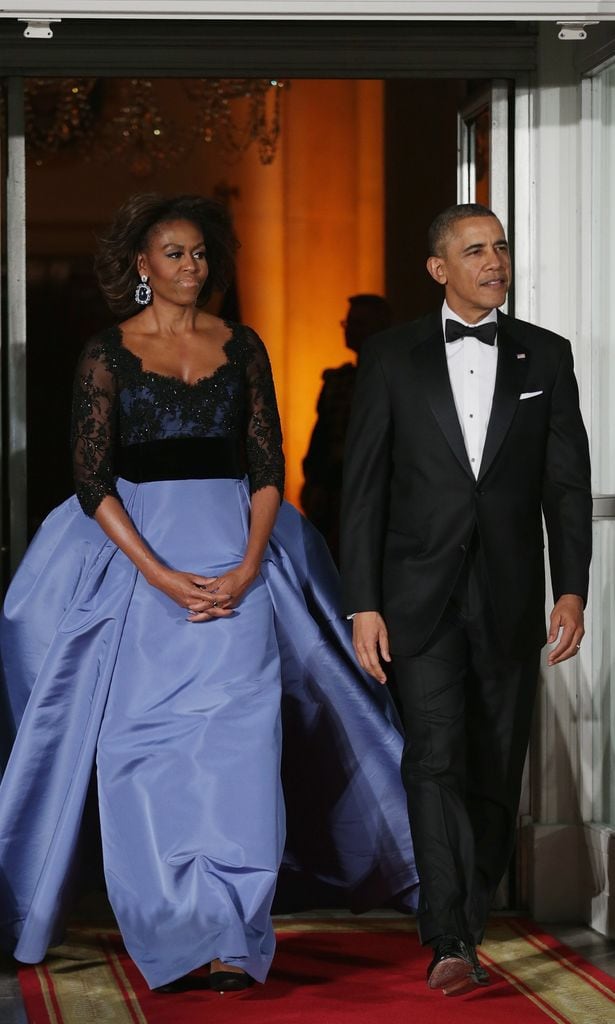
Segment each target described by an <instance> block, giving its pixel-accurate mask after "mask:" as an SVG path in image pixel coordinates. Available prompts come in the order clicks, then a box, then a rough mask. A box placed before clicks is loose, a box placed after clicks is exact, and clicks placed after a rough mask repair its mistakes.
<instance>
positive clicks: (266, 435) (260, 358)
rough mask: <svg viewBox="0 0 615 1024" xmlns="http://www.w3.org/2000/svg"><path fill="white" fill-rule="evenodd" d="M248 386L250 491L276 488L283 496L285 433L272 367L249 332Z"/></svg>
mask: <svg viewBox="0 0 615 1024" xmlns="http://www.w3.org/2000/svg"><path fill="white" fill-rule="evenodd" d="M246 335H247V337H246V341H247V348H248V353H247V362H246V383H247V396H248V422H247V431H246V456H247V461H248V476H249V479H250V491H251V493H252V494H253V493H254V491H258V490H260V488H261V487H267V486H269V485H273V486H274V487H277V489H278V490H279V492H280V496H283V494H284V455H283V453H282V430H281V427H280V417H279V414H278V406H277V402H276V398H275V388H274V386H273V376H272V374H271V364H270V362H269V356H268V355H267V350H266V348H265V346H264V345H263V343H262V341H261V340H260V338H259V337H258V335H257V334H255V332H254V331H252V330H247V331H246Z"/></svg>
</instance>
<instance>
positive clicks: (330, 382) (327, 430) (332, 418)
mask: <svg viewBox="0 0 615 1024" xmlns="http://www.w3.org/2000/svg"><path fill="white" fill-rule="evenodd" d="M348 303H349V305H348V313H347V314H346V319H345V320H342V321H341V326H342V327H343V329H344V337H345V339H346V345H347V346H348V348H349V349H350V350H351V351H352V352H356V353H357V355H358V354H359V351H360V349H361V346H362V344H363V342H364V341H365V340H366V338H369V337H370V335H372V334H377V333H378V331H383V330H385V329H386V328H387V327H390V326H391V308H390V306H389V304H388V302H387V300H386V299H384V298H383V297H382V296H381V295H369V294H365V295H351V297H350V298H349V299H348ZM356 373H357V368H356V364H355V363H344V364H343V365H342V366H338V367H336V368H335V369H331V370H325V371H324V372H323V375H322V377H323V381H324V383H323V386H322V389H321V392H320V395H319V397H318V403H317V405H316V411H317V413H318V418H317V420H316V424H315V426H314V429H313V431H312V436H311V438H310V444H309V447H308V450H307V454H306V456H305V458H304V460H303V475H304V477H305V483H304V485H303V489H302V491H301V505H302V507H303V511H304V512H305V514H306V516H307V517H308V519H309V520H310V521H311V522H312V523H313V524H314V526H316V527H317V528H318V529H319V530H320V532H321V533H322V534H323V536H324V538H325V540H326V541H327V544H328V545H329V548H330V550H331V554H332V555H333V558H334V559H335V561H336V563H337V562H338V561H339V557H338V556H339V518H340V500H341V492H342V461H343V457H344V442H345V439H346V430H347V428H348V420H349V419H350V407H351V404H352V396H353V393H354V385H355V377H356Z"/></svg>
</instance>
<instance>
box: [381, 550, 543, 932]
mask: <svg viewBox="0 0 615 1024" xmlns="http://www.w3.org/2000/svg"><path fill="white" fill-rule="evenodd" d="M539 661H540V651H539V650H537V651H535V652H533V653H532V654H531V656H529V657H526V658H524V659H520V660H515V659H514V657H512V658H511V657H510V656H506V655H505V654H504V652H503V651H502V650H501V648H500V645H499V643H498V640H497V634H496V630H495V626H494V623H493V619H492V614H491V609H490V606H489V600H488V597H487V588H486V585H485V581H484V576H483V572H482V566H481V558H480V549H479V546H478V543H474V544H473V545H472V546H471V549H470V552H469V554H468V559H467V561H466V564H465V566H464V570H463V571H462V573H461V577H460V580H459V582H458V584H457V586H456V588H455V591H454V594H453V596H452V598H451V600H450V602H449V605H448V606H447V608H446V611H445V613H444V615H443V617H442V619H441V621H440V623H439V625H438V627H437V629H436V630H435V632H434V634H433V635H432V637H431V638H430V640H429V642H428V643H427V644H426V646H425V647H424V648H423V649H422V650H421V651H420V652H419V653H418V654H417V655H415V656H414V657H399V656H395V655H394V656H393V669H394V674H395V682H396V685H397V689H398V695H399V700H400V704H401V708H402V716H403V720H404V725H405V729H406V743H405V748H404V754H403V759H402V778H403V782H404V786H405V789H406V795H407V799H408V812H409V816H410V827H411V830H412V838H413V841H414V849H415V855H416V861H417V868H418V873H419V879H420V890H421V896H420V904H419V911H418V920H419V932H420V936H421V941H422V942H423V943H430V942H433V941H434V940H435V939H437V938H438V936H441V935H456V936H457V937H458V938H461V939H463V940H464V941H468V942H470V943H472V944H473V945H476V944H478V943H479V942H481V940H482V937H483V933H484V929H485V924H486V920H487V916H488V913H489V908H490V905H491V902H492V899H493V896H494V894H495V891H496V889H497V886H498V884H499V882H500V880H501V878H502V875H503V874H504V872H505V870H506V868H507V866H508V863H509V860H510V856H511V853H512V850H513V846H514V839H515V825H516V817H517V810H518V805H519V795H520V789H521V779H522V774H523V765H524V761H525V754H526V751H527V745H528V741H529V732H530V724H531V718H532V709H533V705H534V698H535V694H536V683H537V678H538V668H539Z"/></svg>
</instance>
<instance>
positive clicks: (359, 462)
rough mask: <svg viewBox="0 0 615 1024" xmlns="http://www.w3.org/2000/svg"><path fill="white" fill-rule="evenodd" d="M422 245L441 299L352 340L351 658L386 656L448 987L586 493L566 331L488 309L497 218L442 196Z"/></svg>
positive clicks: (486, 885) (464, 973)
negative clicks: (356, 355) (443, 204)
mask: <svg viewBox="0 0 615 1024" xmlns="http://www.w3.org/2000/svg"><path fill="white" fill-rule="evenodd" d="M429 253H430V255H429V259H428V260H427V269H428V271H429V273H430V274H431V276H432V277H433V278H434V279H435V280H436V281H437V282H439V283H440V284H442V285H443V286H444V295H445V301H444V305H443V307H442V309H441V310H438V312H436V313H434V314H432V315H431V316H427V317H425V318H424V319H422V320H418V321H415V322H413V323H411V324H406V325H404V326H401V327H395V328H392V329H391V330H388V331H386V332H384V333H382V334H380V335H376V336H375V337H374V338H373V339H370V340H369V341H368V342H367V343H366V345H365V346H364V348H363V351H362V353H361V359H360V364H359V371H358V376H357V382H356V388H355V397H354V402H353V411H352V416H351V422H350V427H349V431H348V437H347V445H346V457H345V465H344V492H343V499H342V550H341V559H342V580H343V585H344V592H345V597H344V600H345V605H346V611H347V613H348V614H349V615H352V617H353V620H354V621H353V641H354V646H355V651H356V654H357V657H358V660H359V662H360V663H361V665H362V666H363V668H364V669H366V670H367V671H368V672H369V673H370V674H371V675H373V676H374V677H375V678H376V679H377V680H379V681H380V682H381V683H384V682H386V674H385V671H384V668H383V665H386V663H388V662H392V668H393V671H394V676H395V682H396V686H397V689H398V694H399V698H400V703H401V707H402V713H403V719H404V725H405V729H406V746H405V750H404V755H403V760H402V776H403V780H404V785H405V788H406V793H407V797H408V810H409V815H410V824H411V828H412V834H413V839H414V846H415V853H416V860H417V867H418V871H419V877H420V882H421V900H420V906H419V931H420V936H421V941H422V942H423V943H424V944H428V945H431V946H432V947H433V959H432V961H431V963H430V965H429V967H428V974H427V977H428V984H429V986H430V987H431V988H440V989H442V990H443V992H444V993H445V994H447V995H452V994H457V993H460V992H464V991H467V990H468V989H469V988H471V987H473V986H475V985H478V984H486V983H488V981H489V976H488V973H487V971H486V970H485V969H484V967H482V966H481V964H480V962H479V960H478V957H477V954H476V946H477V945H478V944H479V943H480V942H481V940H482V937H483V932H484V928H485V923H486V919H487V915H488V912H489V907H490V904H491V901H492V898H493V895H494V893H495V890H496V888H497V885H498V883H499V881H500V879H501V877H502V875H503V873H504V871H505V870H506V867H507V865H508V862H509V859H510V855H511V851H512V848H513V844H514V836H515V821H516V815H517V810H518V802H519V793H520V786H521V776H522V771H523V763H524V759H525V754H526V750H527V745H528V739H529V729H530V720H531V714H532V707H533V703H534V696H535V691H536V683H537V677H538V668H539V659H540V649H541V647H542V646H543V645H544V644H545V641H547V640H548V642H549V643H555V641H557V643H556V645H555V647H554V648H552V649H551V651H550V653H549V656H548V664H549V665H556V664H559V663H560V662H562V661H565V660H566V659H567V658H570V657H573V656H574V655H575V654H576V653H577V652H578V650H579V647H580V644H581V639H582V637H583V608H584V605H585V601H586V598H587V588H588V574H589V562H590V557H591V489H590V470H589V453H588V445H587V437H586V433H585V429H584V426H583V421H582V419H581V414H580V410H579V400H578V390H577V385H576V381H575V377H574V371H573V363H572V354H571V349H570V345H569V343H568V342H567V341H566V340H565V339H564V338H561V337H559V336H558V335H556V334H552V333H551V332H550V331H547V330H543V329H542V328H540V327H535V326H533V325H531V324H528V323H524V322H523V321H521V320H516V319H514V318H512V317H509V316H506V315H504V314H503V313H501V312H499V311H498V307H499V306H501V305H502V304H503V303H504V301H505V299H506V294H507V291H508V288H509V285H510V279H511V268H510V256H509V250H508V244H507V241H506V236H505V233H504V229H503V228H502V225H501V224H500V222H499V220H498V219H497V217H496V216H495V215H494V213H493V212H492V211H491V210H488V209H487V208H486V207H483V206H480V205H477V204H464V205H460V206H454V207H451V208H449V209H448V210H445V211H444V212H443V213H442V214H440V215H439V216H438V217H437V218H436V220H435V221H434V223H433V224H432V227H431V229H430V236H429ZM543 515H544V520H545V523H546V529H547V536H548V545H549V561H550V568H551V581H552V588H553V596H554V607H553V611H552V613H551V617H550V623H549V629H548V635H547V633H546V629H545V613H544V607H545V580H544V553H543V548H544V543H543V524H542V517H543Z"/></svg>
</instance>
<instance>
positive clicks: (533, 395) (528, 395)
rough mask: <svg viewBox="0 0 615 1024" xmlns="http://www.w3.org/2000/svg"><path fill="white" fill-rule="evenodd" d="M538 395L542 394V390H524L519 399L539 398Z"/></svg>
mask: <svg viewBox="0 0 615 1024" xmlns="http://www.w3.org/2000/svg"><path fill="white" fill-rule="evenodd" d="M538 395H542V391H524V392H523V394H522V395H519V401H520V402H522V401H523V399H524V398H538Z"/></svg>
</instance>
